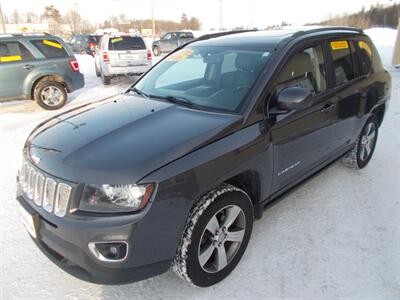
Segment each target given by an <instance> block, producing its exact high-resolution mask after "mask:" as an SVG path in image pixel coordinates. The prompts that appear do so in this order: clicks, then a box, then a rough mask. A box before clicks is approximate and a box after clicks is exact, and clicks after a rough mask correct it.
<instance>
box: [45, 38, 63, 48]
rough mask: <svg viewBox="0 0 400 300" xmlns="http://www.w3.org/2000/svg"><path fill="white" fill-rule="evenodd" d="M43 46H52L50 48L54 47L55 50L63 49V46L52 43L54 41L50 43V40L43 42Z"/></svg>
mask: <svg viewBox="0 0 400 300" xmlns="http://www.w3.org/2000/svg"><path fill="white" fill-rule="evenodd" d="M43 44H45V45H47V46H50V47H54V48H58V49H61V48H62V45H61V44H59V43H56V42H52V41H48V40H43Z"/></svg>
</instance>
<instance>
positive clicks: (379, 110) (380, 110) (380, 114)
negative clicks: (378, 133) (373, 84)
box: [371, 104, 386, 127]
mask: <svg viewBox="0 0 400 300" xmlns="http://www.w3.org/2000/svg"><path fill="white" fill-rule="evenodd" d="M385 111H386V106H385V104H380V105H378V106H377V107H375V108H374V109H373V110H372V111H371V114H374V115H376V117H377V118H378V125H379V127H380V126H381V125H382V122H383V118H384V116H385Z"/></svg>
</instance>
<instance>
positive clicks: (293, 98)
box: [278, 87, 312, 110]
mask: <svg viewBox="0 0 400 300" xmlns="http://www.w3.org/2000/svg"><path fill="white" fill-rule="evenodd" d="M311 105H312V95H311V93H310V92H309V91H308V90H307V89H305V88H302V87H288V88H286V89H283V90H282V91H281V92H280V93H279V96H278V108H279V109H280V110H301V109H305V108H308V107H310V106H311Z"/></svg>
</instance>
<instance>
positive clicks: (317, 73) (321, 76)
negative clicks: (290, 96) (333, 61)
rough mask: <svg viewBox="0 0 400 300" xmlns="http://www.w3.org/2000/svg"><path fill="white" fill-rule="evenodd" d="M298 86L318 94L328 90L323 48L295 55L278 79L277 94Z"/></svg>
mask: <svg viewBox="0 0 400 300" xmlns="http://www.w3.org/2000/svg"><path fill="white" fill-rule="evenodd" d="M292 86H298V87H303V88H306V89H307V90H309V91H310V92H311V93H312V94H318V93H320V92H323V91H325V90H326V71H325V61H324V54H323V50H322V47H321V46H316V47H311V48H307V49H305V50H303V51H301V52H299V53H297V54H295V55H294V56H293V57H292V58H291V59H290V60H289V62H288V63H287V65H286V66H285V68H284V69H283V71H282V73H281V74H280V76H279V77H278V84H277V93H279V91H281V90H282V89H284V88H287V87H292Z"/></svg>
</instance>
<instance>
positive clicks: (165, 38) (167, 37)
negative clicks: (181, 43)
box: [162, 33, 172, 40]
mask: <svg viewBox="0 0 400 300" xmlns="http://www.w3.org/2000/svg"><path fill="white" fill-rule="evenodd" d="M171 37H172V34H171V33H167V34H166V35H164V37H163V38H162V39H163V40H170V39H171Z"/></svg>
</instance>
